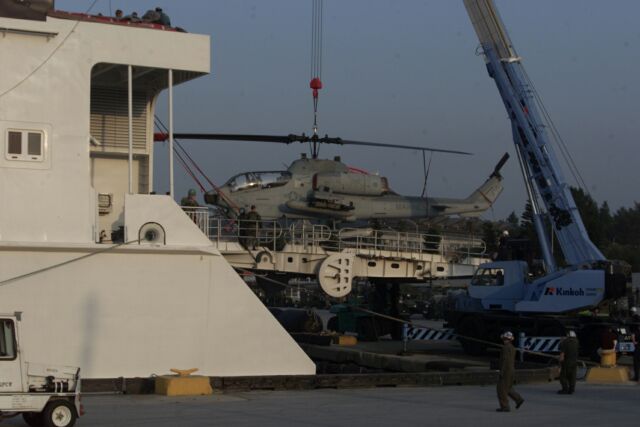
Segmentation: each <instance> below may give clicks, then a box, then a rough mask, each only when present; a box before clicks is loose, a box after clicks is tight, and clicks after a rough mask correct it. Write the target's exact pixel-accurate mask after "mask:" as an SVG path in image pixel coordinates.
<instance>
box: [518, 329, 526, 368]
mask: <svg viewBox="0 0 640 427" xmlns="http://www.w3.org/2000/svg"><path fill="white" fill-rule="evenodd" d="M524 342H525V335H524V332H520V334H519V337H518V348H519V349H520V361H521V362H524V350H525V348H524Z"/></svg>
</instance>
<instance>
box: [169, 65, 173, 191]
mask: <svg viewBox="0 0 640 427" xmlns="http://www.w3.org/2000/svg"><path fill="white" fill-rule="evenodd" d="M169 195H170V196H171V197H173V196H174V194H173V70H169Z"/></svg>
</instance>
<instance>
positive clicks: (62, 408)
mask: <svg viewBox="0 0 640 427" xmlns="http://www.w3.org/2000/svg"><path fill="white" fill-rule="evenodd" d="M42 417H43V421H44V422H43V424H42V425H43V426H44V427H71V426H73V425H74V424H75V422H76V418H77V417H78V415H77V414H76V408H75V406H73V404H72V403H71V402H69V401H68V400H53V401H51V402H49V403H48V404H47V406H45V408H44V411H42Z"/></svg>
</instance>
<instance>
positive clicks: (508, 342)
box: [496, 331, 524, 412]
mask: <svg viewBox="0 0 640 427" xmlns="http://www.w3.org/2000/svg"><path fill="white" fill-rule="evenodd" d="M500 338H502V343H503V345H502V351H500V374H499V376H498V402H500V407H499V408H498V409H496V411H498V412H509V411H511V409H510V408H509V398H511V399H513V401H514V402H515V403H516V409H518V408H520V406H522V404H523V403H524V399H523V398H522V396H520V394H519V393H518V392H517V391H515V389H514V388H513V380H514V376H515V370H516V367H515V363H516V349H515V347H514V346H513V334H512V333H511V332H509V331H507V332H505V333H503V334H502V335H500Z"/></svg>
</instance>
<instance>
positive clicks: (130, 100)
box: [127, 65, 133, 194]
mask: <svg viewBox="0 0 640 427" xmlns="http://www.w3.org/2000/svg"><path fill="white" fill-rule="evenodd" d="M127 86H128V88H127V92H128V93H127V98H128V99H127V101H128V109H129V194H133V67H132V66H131V65H129V66H128V67H127Z"/></svg>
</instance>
